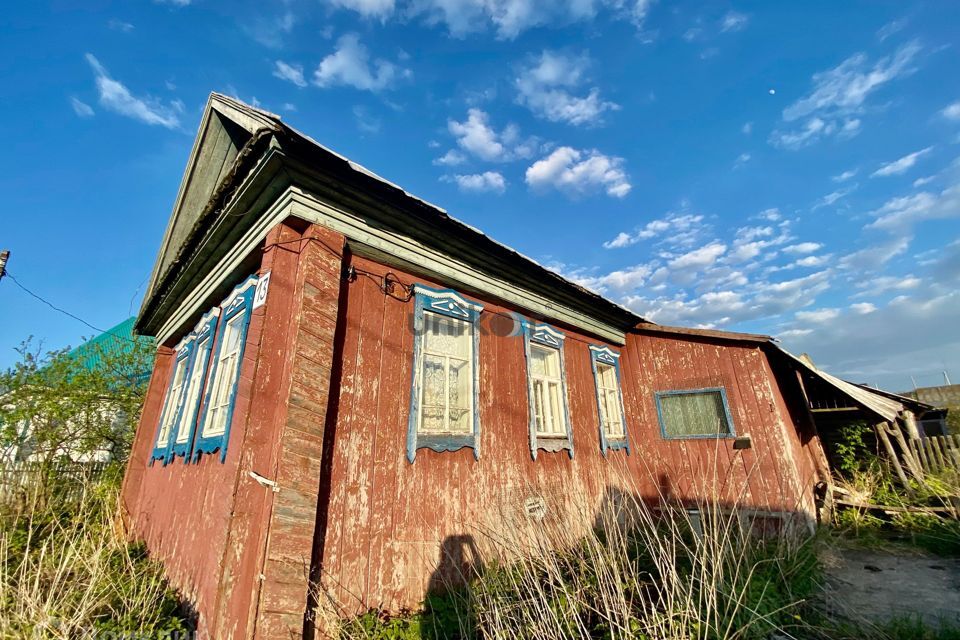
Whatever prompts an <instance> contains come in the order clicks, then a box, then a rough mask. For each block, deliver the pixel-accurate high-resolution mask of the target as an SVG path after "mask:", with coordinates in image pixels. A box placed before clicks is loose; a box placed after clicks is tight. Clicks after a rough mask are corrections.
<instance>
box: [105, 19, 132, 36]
mask: <svg viewBox="0 0 960 640" xmlns="http://www.w3.org/2000/svg"><path fill="white" fill-rule="evenodd" d="M107 28H109V29H113V30H114V31H122V32H123V33H131V32H133V30H134V29H136V27H134V26H133V24H131V23H129V22H124V21H123V20H117V19H116V18H112V19H111V20H110V21H109V22H107Z"/></svg>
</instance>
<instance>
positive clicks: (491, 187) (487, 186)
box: [445, 171, 507, 193]
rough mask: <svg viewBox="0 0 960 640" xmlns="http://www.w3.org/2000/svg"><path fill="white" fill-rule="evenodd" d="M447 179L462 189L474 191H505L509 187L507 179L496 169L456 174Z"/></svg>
mask: <svg viewBox="0 0 960 640" xmlns="http://www.w3.org/2000/svg"><path fill="white" fill-rule="evenodd" d="M445 179H446V181H448V182H449V181H451V180H452V181H453V182H455V183H456V184H457V186H458V187H459V188H460V190H461V191H468V192H473V193H484V192H493V193H503V192H504V191H506V189H507V181H506V180H504V178H503V176H502V175H501V174H500V173H498V172H496V171H484V172H483V173H476V174H468V175H455V176H453V178H447V177H445Z"/></svg>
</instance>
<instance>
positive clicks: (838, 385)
mask: <svg viewBox="0 0 960 640" xmlns="http://www.w3.org/2000/svg"><path fill="white" fill-rule="evenodd" d="M770 344H771V345H773V347H774V348H776V349H778V350H779V351H780V352H781V353H783V354H784V355H785V356H786V357H787V358H789V359H790V360H791V362H792V363H793V364H794V365H795V366H797V367H798V368H801V369H803V370H805V371H807V372H809V373H810V374H812V375H814V376H817V377H818V378H820V379H821V380H823V381H824V382H826V383H827V384H829V385H831V386H832V387H834V388H835V389H837V390H838V391H840V392H841V393H843V394H844V395H845V396H847V397H849V398H850V399H851V400H853V401H854V402H855V403H857V404H858V405H859V406H861V407H863V408H864V409H866V410H867V411H870V412H871V413H873V414H876V415H877V416H879V417H880V418H883V419H884V420H887V421H889V422H893V421H894V420H896V419H897V418H898V417H900V415H901V414H902V413H903V411H904V409H906V408H908V407H906V406H904V404H903V403H902V402H899V401H897V400H895V399H893V398H890V397H888V395H892V394H882V393H878V392H877V391H874V390H873V389H870V388H869V387H864V386H861V385H858V384H854V383H852V382H847V381H846V380H842V379H840V378H838V377H836V376H834V375H830V374H829V373H827V372H826V371H823V370H821V369H818V368H817V367H816V366H815V365H812V364H811V363H809V362H806V361H805V360H803V359H802V358H798V357H797V356H795V355H793V354H792V353H790V352H789V351H787V350H786V349H784V348H783V347H781V346H780V345H778V344H775V343H770Z"/></svg>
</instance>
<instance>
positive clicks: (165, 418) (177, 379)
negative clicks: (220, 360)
mask: <svg viewBox="0 0 960 640" xmlns="http://www.w3.org/2000/svg"><path fill="white" fill-rule="evenodd" d="M175 353H176V356H175V360H174V364H173V375H171V376H170V386H169V387H168V388H167V395H166V398H165V399H164V401H163V411H162V412H161V413H160V427H159V429H158V431H157V441H156V444H154V447H153V454H152V455H151V456H150V460H151V462H152V461H153V460H162V461H163V462H164V464H166V463H167V462H169V461H170V457H171V455H172V451H171V449H170V436H171V435H172V433H173V430H174V428H175V425H176V424H177V418H178V417H179V416H180V409H181V407H182V406H183V405H182V401H183V385H184V381H185V380H186V377H187V365H188V364H189V362H190V342H189V340H188V339H184V340H183V341H181V343H180V345H178V346H177V350H176V352H175Z"/></svg>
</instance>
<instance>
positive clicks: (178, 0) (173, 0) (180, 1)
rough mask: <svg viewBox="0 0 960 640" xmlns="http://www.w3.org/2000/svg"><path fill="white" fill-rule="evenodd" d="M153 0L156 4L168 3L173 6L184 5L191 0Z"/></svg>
mask: <svg viewBox="0 0 960 640" xmlns="http://www.w3.org/2000/svg"><path fill="white" fill-rule="evenodd" d="M153 1H154V2H156V3H157V4H169V5H172V6H174V7H186V6H187V5H189V4H190V3H191V2H192V1H193V0H153Z"/></svg>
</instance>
